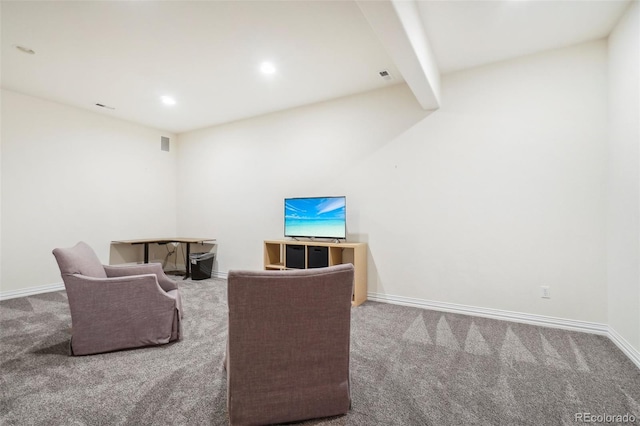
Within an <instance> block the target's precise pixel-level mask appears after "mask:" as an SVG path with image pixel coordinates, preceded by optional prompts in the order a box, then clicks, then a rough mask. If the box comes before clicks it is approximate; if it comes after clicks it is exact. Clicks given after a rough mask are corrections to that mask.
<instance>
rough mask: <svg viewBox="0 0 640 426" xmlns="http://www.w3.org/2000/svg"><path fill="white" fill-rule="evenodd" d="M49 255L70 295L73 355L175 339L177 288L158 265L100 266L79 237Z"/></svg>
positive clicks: (179, 310) (178, 303)
mask: <svg viewBox="0 0 640 426" xmlns="http://www.w3.org/2000/svg"><path fill="white" fill-rule="evenodd" d="M53 255H54V256H55V258H56V261H57V262H58V266H59V267H60V274H61V275H62V280H63V281H64V285H65V288H66V290H67V297H68V299H69V309H70V311H71V353H72V355H88V354H95V353H101V352H109V351H115V350H119V349H128V348H135V347H141V346H149V345H159V344H164V343H168V342H171V341H174V340H178V339H180V337H181V325H180V318H181V316H182V301H181V299H180V293H179V291H178V287H177V285H176V283H175V282H174V281H173V280H171V279H170V278H169V277H167V276H166V275H165V274H164V271H163V270H162V266H161V265H160V264H157V263H150V264H143V265H133V266H106V265H102V263H101V262H100V260H99V259H98V257H97V256H96V254H95V252H94V251H93V250H92V249H91V247H89V246H88V245H87V244H86V243H84V242H79V243H78V244H76V245H75V246H74V247H71V248H56V249H55V250H53Z"/></svg>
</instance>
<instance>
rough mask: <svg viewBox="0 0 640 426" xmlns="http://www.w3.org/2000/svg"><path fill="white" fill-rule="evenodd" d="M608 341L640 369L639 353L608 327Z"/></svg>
mask: <svg viewBox="0 0 640 426" xmlns="http://www.w3.org/2000/svg"><path fill="white" fill-rule="evenodd" d="M609 339H611V341H612V342H613V343H615V345H616V346H617V347H618V348H619V349H620V350H621V351H622V352H623V353H624V354H625V355H626V356H627V357H628V358H629V359H630V360H631V361H632V362H633V363H634V364H635V365H636V367H638V368H639V369H640V351H638V350H637V349H636V348H634V347H633V346H631V344H630V343H629V342H627V341H626V340H625V338H624V337H622V336H621V335H620V334H618V332H617V331H615V330H614V329H613V328H611V327H609Z"/></svg>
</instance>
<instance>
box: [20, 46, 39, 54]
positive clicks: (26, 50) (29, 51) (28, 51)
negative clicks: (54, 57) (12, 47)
mask: <svg viewBox="0 0 640 426" xmlns="http://www.w3.org/2000/svg"><path fill="white" fill-rule="evenodd" d="M16 49H18V50H19V51H21V52H22V53H27V54H29V55H35V53H36V51H35V50H33V49H29V48H28V47H26V46H20V45H16Z"/></svg>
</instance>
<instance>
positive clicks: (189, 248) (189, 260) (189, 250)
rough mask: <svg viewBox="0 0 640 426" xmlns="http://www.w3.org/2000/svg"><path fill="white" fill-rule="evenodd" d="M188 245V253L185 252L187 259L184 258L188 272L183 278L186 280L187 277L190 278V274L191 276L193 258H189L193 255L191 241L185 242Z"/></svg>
mask: <svg viewBox="0 0 640 426" xmlns="http://www.w3.org/2000/svg"><path fill="white" fill-rule="evenodd" d="M185 244H186V246H187V249H186V250H185V251H186V254H185V260H184V269H185V271H186V273H185V274H184V278H183V280H186V279H187V278H189V276H191V259H189V257H190V255H191V243H185Z"/></svg>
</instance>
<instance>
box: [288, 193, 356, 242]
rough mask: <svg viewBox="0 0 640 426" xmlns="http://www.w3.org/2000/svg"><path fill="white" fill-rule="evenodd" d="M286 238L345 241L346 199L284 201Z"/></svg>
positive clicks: (295, 199) (307, 198) (293, 199)
mask: <svg viewBox="0 0 640 426" xmlns="http://www.w3.org/2000/svg"><path fill="white" fill-rule="evenodd" d="M284 236H285V237H306V238H335V239H344V238H346V237H347V199H346V197H305V198H285V199H284Z"/></svg>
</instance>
